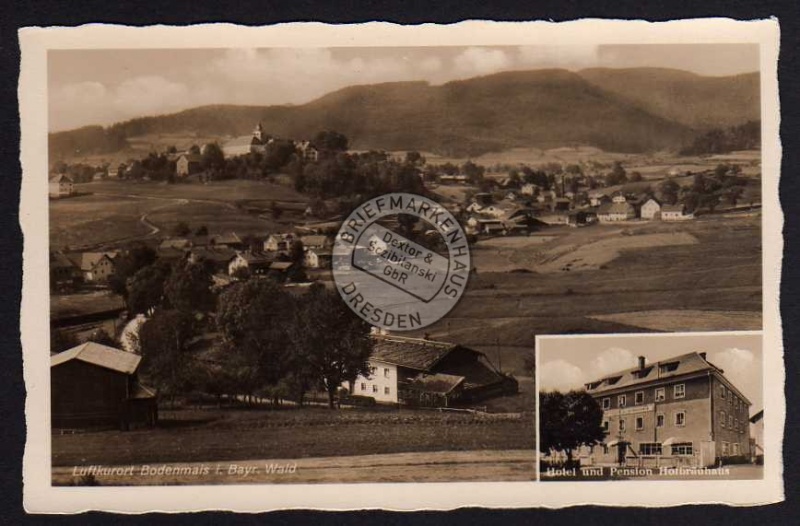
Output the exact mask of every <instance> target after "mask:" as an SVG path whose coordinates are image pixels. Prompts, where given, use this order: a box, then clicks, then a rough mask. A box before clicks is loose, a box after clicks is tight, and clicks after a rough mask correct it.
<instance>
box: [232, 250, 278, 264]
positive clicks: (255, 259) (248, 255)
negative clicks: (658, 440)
mask: <svg viewBox="0 0 800 526" xmlns="http://www.w3.org/2000/svg"><path fill="white" fill-rule="evenodd" d="M239 257H240V258H242V259H243V260H245V262H246V263H247V264H248V265H259V264H261V265H266V264H270V263H272V256H268V255H266V254H254V253H252V252H241V253H240V254H239Z"/></svg>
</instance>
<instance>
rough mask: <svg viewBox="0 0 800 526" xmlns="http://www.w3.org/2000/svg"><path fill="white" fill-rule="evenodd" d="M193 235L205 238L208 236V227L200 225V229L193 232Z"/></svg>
mask: <svg viewBox="0 0 800 526" xmlns="http://www.w3.org/2000/svg"><path fill="white" fill-rule="evenodd" d="M194 235H196V236H207V235H208V227H207V226H206V225H202V226H201V227H200V228H198V229H197V230H195V231H194Z"/></svg>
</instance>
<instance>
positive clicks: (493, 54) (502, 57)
mask: <svg viewBox="0 0 800 526" xmlns="http://www.w3.org/2000/svg"><path fill="white" fill-rule="evenodd" d="M512 65H513V62H512V60H511V57H510V56H509V54H508V53H506V52H505V51H503V50H500V49H487V48H480V47H471V48H467V49H465V50H464V51H462V52H461V53H460V54H458V55H457V56H456V57H455V58H454V59H453V68H454V70H455V73H456V74H460V75H461V76H463V77H472V76H475V75H488V74H490V73H496V72H498V71H502V70H505V69H509V68H511V67H512Z"/></svg>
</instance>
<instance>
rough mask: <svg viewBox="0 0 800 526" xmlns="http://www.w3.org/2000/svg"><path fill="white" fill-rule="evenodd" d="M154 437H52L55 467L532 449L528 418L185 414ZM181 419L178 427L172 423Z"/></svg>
mask: <svg viewBox="0 0 800 526" xmlns="http://www.w3.org/2000/svg"><path fill="white" fill-rule="evenodd" d="M165 416H166V417H167V418H168V419H167V420H164V422H163V423H162V425H161V426H160V427H159V428H156V429H144V430H134V431H130V432H127V433H120V432H118V431H102V432H93V433H82V434H75V435H54V436H53V456H52V462H53V465H55V466H63V465H88V464H130V463H148V462H192V461H199V460H205V461H214V460H242V459H261V458H264V459H268V458H305V457H320V456H342V455H370V454H382V453H402V452H409V451H446V450H449V451H470V450H496V449H533V448H534V447H535V429H534V421H533V417H532V416H531V415H527V416H525V417H524V418H521V419H518V420H504V421H489V420H487V419H484V418H481V417H476V416H472V415H461V414H441V413H435V412H426V411H367V410H364V411H361V410H358V411H356V410H340V411H330V410H327V409H316V408H306V409H303V410H296V409H287V410H273V411H262V410H251V411H247V410H217V409H207V410H191V411H189V410H187V411H179V412H174V413H172V414H170V413H167V414H166V415H165ZM175 417H178V418H180V420H172V418H175Z"/></svg>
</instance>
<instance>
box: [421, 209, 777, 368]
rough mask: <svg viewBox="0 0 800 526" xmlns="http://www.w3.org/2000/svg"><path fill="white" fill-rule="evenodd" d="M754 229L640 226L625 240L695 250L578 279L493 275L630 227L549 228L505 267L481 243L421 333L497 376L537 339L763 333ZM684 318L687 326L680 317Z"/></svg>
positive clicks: (730, 220) (646, 256) (730, 222)
mask: <svg viewBox="0 0 800 526" xmlns="http://www.w3.org/2000/svg"><path fill="white" fill-rule="evenodd" d="M760 224H761V223H760V216H732V217H724V216H719V215H718V216H706V217H705V218H701V219H699V220H696V221H687V222H684V223H681V224H674V223H673V224H670V223H661V222H655V223H646V222H642V223H641V225H637V226H636V227H634V230H635V233H634V235H632V236H626V237H636V236H637V235H652V234H664V233H669V232H675V233H682V234H683V235H689V236H691V237H692V238H694V239H696V240H697V242H693V243H690V244H678V245H664V246H658V247H652V248H635V249H630V248H629V249H623V250H621V251H620V252H619V254H618V255H617V257H616V258H614V259H611V260H609V261H608V262H607V263H605V264H604V265H602V268H598V269H597V270H584V271H580V272H572V271H569V272H567V271H559V272H550V271H548V272H544V273H540V272H537V271H536V270H538V268H537V266H536V265H532V266H531V268H532V269H533V271H531V270H528V271H526V272H504V271H498V269H503V270H506V269H508V268H509V267H510V266H513V265H511V264H510V263H509V258H511V261H512V262H513V259H514V258H520V257H526V256H525V254H526V253H527V252H530V254H531V256H530V257H531V258H532V259H533V258H534V256H533V254H536V253H537V252H543V251H544V252H546V251H548V250H554V251H555V253H558V251H559V250H561V248H560V247H563V246H567V245H577V246H581V245H582V244H588V243H591V242H592V241H591V240H592V236H599V237H601V238H602V236H603V235H604V232H608V233H611V232H616V231H620V230H623V229H628V228H629V227H628V226H627V225H626V227H624V228H623V227H619V226H594V227H586V228H581V229H574V228H567V227H564V228H563V229H550V230H548V235H550V234H549V233H550V232H553V233H554V237H553V239H551V240H549V241H547V242H545V243H542V242H541V240H534V241H532V242H531V243H530V245H528V246H526V247H520V248H518V249H517V250H516V251H513V250H510V249H501V251H500V252H501V253H503V254H505V255H506V257H505V259H502V258H499V259H498V258H497V257H495V256H493V255H492V253H493V252H495V251H494V250H485V251H484V250H483V249H481V244H482V243H485V241H479V242H478V244H477V246H476V248H475V249H474V250H473V252H472V255H473V264H474V265H475V266H476V267H477V271H478V272H477V275H473V276H472V277H471V278H470V283H469V285H468V288H467V292H466V294H465V295H464V296H463V298H462V300H461V301H460V302H459V304H458V305H457V306H456V308H455V309H453V311H452V312H451V313H450V314H449V315H448V316H447V317H445V318H444V319H443V320H440V321H439V322H437V323H436V324H435V325H433V326H431V327H427V328H426V329H425V331H424V332H427V333H429V334H430V336H431V337H432V338H438V339H443V340H452V341H458V342H460V343H463V344H465V345H468V346H471V347H474V348H476V349H478V350H481V351H483V352H485V353H486V354H487V355H488V356H489V357H490V359H491V360H492V361H493V363H495V364H496V365H497V364H499V363H500V362H502V366H503V369H504V370H507V371H511V372H513V373H515V374H523V373H524V368H523V360H524V357H525V355H527V354H530V353H531V352H532V351H533V348H534V340H535V336H536V335H537V334H578V333H584V334H585V333H610V332H645V331H651V330H676V329H677V328H685V329H686V330H695V331H712V330H730V329H737V330H749V329H753V328H754V327H758V326H760V325H761V303H762V298H761V295H762V284H761V238H760ZM555 234H558V235H557V236H556V235H555ZM609 235H615V236H617V237H619V238H622V237H623V236H622V235H621V233H617V234H609ZM573 236H574V237H573ZM506 239H509V238H506ZM506 239H503V242H505V241H506ZM519 239H520V240H521V241H520V242H519V243H525V240H527V239H530V238H524V237H521V238H519ZM501 245H502V243H501ZM520 254H521V255H520ZM517 266H520V265H517ZM687 311H688V312H692V313H693V315H692V317H691V318H692V319H691V320H687V316H685V315H683V314H681V313H682V312H687ZM673 313H674V314H675V316H674V317H673V316H672V314H673ZM723 318H724V322H723V321H722V320H723ZM690 321H691V323H690ZM419 335H420V336H421V335H422V333H420V334H419Z"/></svg>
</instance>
